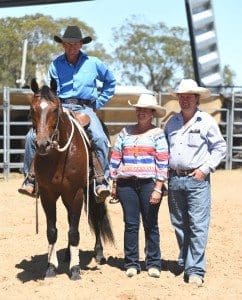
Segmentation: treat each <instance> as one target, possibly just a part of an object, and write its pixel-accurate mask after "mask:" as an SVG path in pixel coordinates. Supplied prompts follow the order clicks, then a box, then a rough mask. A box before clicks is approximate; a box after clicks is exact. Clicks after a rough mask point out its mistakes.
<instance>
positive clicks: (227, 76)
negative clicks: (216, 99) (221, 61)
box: [223, 65, 235, 86]
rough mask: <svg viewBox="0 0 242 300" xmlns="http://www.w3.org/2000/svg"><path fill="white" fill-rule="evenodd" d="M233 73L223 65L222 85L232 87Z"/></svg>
mask: <svg viewBox="0 0 242 300" xmlns="http://www.w3.org/2000/svg"><path fill="white" fill-rule="evenodd" d="M234 78H235V72H234V71H233V70H232V69H231V68H230V66H229V65H225V66H224V68H223V80H224V85H228V86H233V85H234Z"/></svg>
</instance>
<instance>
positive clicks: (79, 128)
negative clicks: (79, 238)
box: [69, 116, 91, 235]
mask: <svg viewBox="0 0 242 300" xmlns="http://www.w3.org/2000/svg"><path fill="white" fill-rule="evenodd" d="M69 117H70V119H71V121H72V122H73V123H74V124H75V125H76V127H77V129H78V130H79V133H80V135H81V136H82V138H83V141H84V146H85V150H86V155H87V160H86V163H87V165H86V168H87V194H86V198H87V226H86V230H85V231H86V235H87V231H88V229H87V227H88V223H89V222H88V221H89V201H90V198H89V183H90V180H89V171H90V170H89V151H88V148H87V144H88V145H89V147H90V146H91V144H90V141H89V138H88V137H87V134H86V132H85V130H84V129H83V127H82V126H81V125H80V123H79V122H78V121H77V120H76V119H74V118H73V117H72V116H69Z"/></svg>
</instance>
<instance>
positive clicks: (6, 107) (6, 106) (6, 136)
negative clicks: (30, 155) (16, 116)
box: [3, 87, 10, 180]
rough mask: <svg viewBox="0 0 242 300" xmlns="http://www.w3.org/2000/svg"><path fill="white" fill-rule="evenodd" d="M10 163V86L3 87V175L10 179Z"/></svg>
mask: <svg viewBox="0 0 242 300" xmlns="http://www.w3.org/2000/svg"><path fill="white" fill-rule="evenodd" d="M9 163H10V95H9V88H8V87H4V89H3V177H4V179H5V180H8V177H9Z"/></svg>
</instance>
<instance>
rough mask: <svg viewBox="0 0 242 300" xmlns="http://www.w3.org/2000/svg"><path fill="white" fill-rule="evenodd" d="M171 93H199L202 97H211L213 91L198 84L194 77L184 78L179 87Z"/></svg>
mask: <svg viewBox="0 0 242 300" xmlns="http://www.w3.org/2000/svg"><path fill="white" fill-rule="evenodd" d="M171 94H172V95H173V96H177V94H198V95H200V99H205V98H208V97H210V95H211V92H210V91H209V90H208V89H206V88H204V87H200V86H198V85H197V83H196V81H194V80H193V79H182V81H181V82H180V84H179V86H178V88H177V89H176V90H175V91H172V92H171Z"/></svg>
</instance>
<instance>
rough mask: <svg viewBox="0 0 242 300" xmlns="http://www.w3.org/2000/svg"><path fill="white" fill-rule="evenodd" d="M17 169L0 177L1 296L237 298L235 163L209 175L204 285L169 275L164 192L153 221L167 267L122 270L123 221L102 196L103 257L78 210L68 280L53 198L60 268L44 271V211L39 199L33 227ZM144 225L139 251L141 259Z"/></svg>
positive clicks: (239, 260) (238, 174)
mask: <svg viewBox="0 0 242 300" xmlns="http://www.w3.org/2000/svg"><path fill="white" fill-rule="evenodd" d="M21 181H22V175H20V174H15V173H11V175H10V178H9V180H8V181H4V180H3V179H0V203H1V205H0V299H24V300H26V299H31V300H32V299H63V300H64V299H119V300H128V299H130V300H135V299H150V300H152V299H154V300H155V299H156V300H158V299H216V300H217V299H242V276H241V272H242V252H241V248H242V239H241V236H242V235H241V233H242V232H241V231H242V230H241V220H242V170H233V171H223V170H218V171H217V172H216V173H215V174H213V175H212V198H213V201H212V217H211V225H210V233H209V242H208V246H207V274H206V277H205V285H204V286H203V287H201V288H193V287H190V286H189V285H188V284H186V283H184V282H183V276H182V275H180V276H177V277H175V276H174V274H173V273H172V270H171V269H172V268H171V266H172V262H174V261H175V260H176V258H177V254H178V248H177V244H176V240H175V235H174V231H173V228H172V226H171V224H170V220H169V215H168V209H167V198H164V199H163V202H162V205H161V208H160V214H159V226H160V233H161V250H162V258H163V260H164V263H165V264H166V266H167V268H164V270H163V271H162V273H161V277H160V278H159V279H155V278H150V277H148V275H147V272H146V271H142V272H141V273H140V274H139V275H138V276H136V277H135V278H127V277H126V275H125V273H124V271H123V270H122V265H123V221H122V211H121V207H120V205H119V204H109V203H108V204H107V207H108V211H109V215H110V219H111V222H112V226H113V231H114V235H115V240H116V243H115V246H112V245H109V244H106V245H105V250H104V252H105V256H106V258H107V263H106V264H104V265H101V266H98V265H96V263H95V262H94V261H93V260H92V249H93V246H94V237H93V235H92V234H91V233H90V231H89V228H88V226H87V219H86V216H85V215H84V214H83V216H82V218H81V225H80V232H81V240H80V245H79V248H80V264H81V267H82V279H81V280H79V281H71V280H70V279H69V277H68V266H67V264H66V263H64V262H63V261H61V259H63V255H64V248H65V247H66V245H67V230H68V228H67V220H66V211H65V209H64V207H63V205H62V203H61V201H59V204H58V220H57V226H58V230H59V231H58V243H57V246H58V249H59V251H58V257H59V258H60V260H59V261H60V266H59V274H58V275H57V277H55V278H51V279H47V280H44V279H43V274H44V271H45V267H46V262H47V254H46V253H47V239H46V234H45V231H46V225H45V217H44V214H43V211H42V208H41V206H40V205H39V234H36V233H35V205H36V204H35V200H33V199H31V198H28V197H26V196H23V195H20V194H18V192H17V188H18V187H19V186H20V184H21ZM143 249H144V242H143V231H141V232H140V259H141V260H144V254H143Z"/></svg>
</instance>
